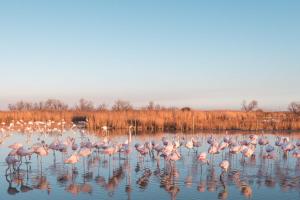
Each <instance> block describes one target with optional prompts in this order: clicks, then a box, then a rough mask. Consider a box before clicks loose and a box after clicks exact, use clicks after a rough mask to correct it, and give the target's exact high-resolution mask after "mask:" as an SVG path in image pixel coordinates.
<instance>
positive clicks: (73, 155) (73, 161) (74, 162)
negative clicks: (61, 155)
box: [64, 153, 80, 172]
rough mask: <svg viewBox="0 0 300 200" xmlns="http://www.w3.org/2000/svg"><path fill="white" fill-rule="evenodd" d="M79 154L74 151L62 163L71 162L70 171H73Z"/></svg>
mask: <svg viewBox="0 0 300 200" xmlns="http://www.w3.org/2000/svg"><path fill="white" fill-rule="evenodd" d="M79 158H80V157H79V155H78V153H74V154H72V155H71V156H70V157H69V158H67V159H65V161H64V163H65V164H72V171H73V172H74V169H75V168H74V165H75V164H76V163H78V161H79Z"/></svg>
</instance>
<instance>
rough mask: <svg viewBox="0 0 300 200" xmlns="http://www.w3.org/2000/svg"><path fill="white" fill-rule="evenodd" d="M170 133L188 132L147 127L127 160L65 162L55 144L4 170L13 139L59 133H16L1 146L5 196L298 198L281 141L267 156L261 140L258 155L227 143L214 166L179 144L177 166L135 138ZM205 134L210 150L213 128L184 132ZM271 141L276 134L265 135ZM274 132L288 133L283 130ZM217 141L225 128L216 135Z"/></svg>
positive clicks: (292, 162) (292, 165)
mask: <svg viewBox="0 0 300 200" xmlns="http://www.w3.org/2000/svg"><path fill="white" fill-rule="evenodd" d="M284 135H285V136H289V137H290V139H291V142H293V143H296V141H297V140H298V138H299V136H298V135H297V134H296V133H293V134H284ZM68 136H72V137H75V138H76V141H77V143H79V142H80V141H81V140H85V139H86V137H88V138H90V140H91V141H97V140H99V139H100V140H101V139H103V136H101V134H100V135H97V134H92V133H91V134H82V133H80V132H73V131H70V132H66V133H65V134H63V136H59V137H61V138H66V137H68ZM163 136H165V137H168V138H170V139H171V138H173V137H174V136H180V137H181V136H183V134H153V135H149V134H141V135H137V136H135V135H133V136H132V149H133V151H132V153H131V154H130V155H129V157H128V159H127V157H126V156H125V155H122V154H121V155H120V157H119V154H116V155H114V156H113V157H111V159H109V157H108V156H104V155H102V154H97V153H94V154H93V156H91V157H90V158H86V159H82V158H81V160H80V162H79V163H77V164H76V170H75V172H73V170H72V166H70V165H65V164H63V159H64V158H66V157H67V155H63V154H61V153H60V152H56V160H54V156H53V154H52V151H49V155H48V156H47V157H44V158H43V160H42V163H40V162H38V161H37V157H36V156H35V155H33V156H32V159H31V160H30V163H28V164H26V163H24V162H23V164H22V165H21V167H20V170H19V171H18V172H16V173H10V171H9V170H8V172H7V175H6V169H7V164H6V163H5V157H6V155H7V154H8V152H9V151H10V149H9V148H8V146H9V145H10V144H13V143H14V142H20V141H22V143H23V144H24V145H25V146H31V145H32V144H34V143H36V142H38V141H41V140H45V141H46V143H51V142H52V141H53V140H54V139H55V138H56V137H58V136H57V135H56V134H49V135H46V134H39V133H35V134H22V133H11V134H10V136H9V137H8V138H6V139H5V140H4V142H3V143H2V144H1V146H0V148H1V151H0V156H1V163H0V185H1V187H0V188H1V189H0V196H1V199H31V200H40V199H143V200H148V199H149V200H153V199H178V200H180V199H271V198H272V199H273V200H276V199H280V200H284V199H299V197H300V193H299V191H300V170H299V169H300V165H299V163H298V161H297V160H296V159H295V158H293V157H292V156H291V155H289V156H288V158H287V159H284V158H283V154H282V153H281V152H280V151H278V150H277V147H276V148H275V151H276V152H277V153H276V154H277V159H276V160H266V159H263V158H262V156H261V155H260V151H261V149H260V147H259V146H257V149H256V152H255V155H256V156H255V158H251V159H246V160H245V161H244V160H243V158H242V156H241V155H240V154H239V155H238V156H232V155H229V153H228V150H225V151H224V152H223V153H220V154H218V155H215V156H214V157H213V159H212V158H210V157H208V158H209V159H211V161H210V165H201V163H199V162H198V160H197V154H196V153H195V152H193V151H191V152H188V150H187V149H186V148H185V147H182V148H180V152H181V155H182V159H180V160H179V161H177V162H176V165H175V166H173V167H172V165H170V164H168V163H165V162H164V160H163V159H162V158H161V159H160V162H157V161H156V160H155V159H152V158H150V157H149V156H147V157H146V158H145V159H144V160H143V159H140V158H139V157H138V155H137V152H136V151H135V150H134V147H133V145H134V144H135V143H137V142H138V143H141V144H142V143H144V142H145V141H152V140H155V141H157V142H160V141H161V138H162V137H163ZM197 136H199V137H200V138H201V140H202V146H201V147H200V148H199V149H198V153H199V152H200V151H207V149H208V144H207V142H206V140H207V138H208V137H209V136H210V135H208V134H204V133H202V134H201V133H199V134H189V135H185V137H186V138H191V137H197ZM248 136H249V135H248V134H245V133H243V134H242V133H235V134H232V135H231V137H234V138H236V139H237V140H242V139H247V138H248ZM265 136H267V137H268V139H269V140H270V143H271V144H274V141H275V135H272V134H265ZM276 136H283V134H277V135H276ZM214 137H216V139H217V140H218V141H220V140H222V138H223V137H224V134H215V135H214ZM110 139H111V140H113V141H118V142H122V141H125V140H126V139H127V136H126V134H122V135H115V136H110ZM222 159H227V160H229V161H230V166H231V167H230V169H229V171H228V172H227V173H223V175H221V174H222V171H221V169H220V168H219V163H220V161H221V160H222Z"/></svg>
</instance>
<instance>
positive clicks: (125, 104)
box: [112, 100, 133, 111]
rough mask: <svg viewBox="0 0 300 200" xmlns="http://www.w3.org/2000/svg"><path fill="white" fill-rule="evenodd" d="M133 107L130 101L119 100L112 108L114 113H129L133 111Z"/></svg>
mask: <svg viewBox="0 0 300 200" xmlns="http://www.w3.org/2000/svg"><path fill="white" fill-rule="evenodd" d="M132 109H133V107H132V105H131V104H130V102H129V101H124V100H117V101H116V102H115V104H114V105H113V106H112V110H113V111H128V110H132Z"/></svg>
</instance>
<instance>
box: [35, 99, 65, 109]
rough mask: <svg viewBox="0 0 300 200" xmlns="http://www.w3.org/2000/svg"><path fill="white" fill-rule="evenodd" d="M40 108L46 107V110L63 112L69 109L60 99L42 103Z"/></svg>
mask: <svg viewBox="0 0 300 200" xmlns="http://www.w3.org/2000/svg"><path fill="white" fill-rule="evenodd" d="M39 106H44V109H45V110H54V111H62V110H67V109H68V105H67V104H65V103H63V102H62V101H60V100H58V99H48V100H47V101H46V102H45V103H44V104H43V103H41V102H40V104H39Z"/></svg>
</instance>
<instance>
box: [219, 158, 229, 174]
mask: <svg viewBox="0 0 300 200" xmlns="http://www.w3.org/2000/svg"><path fill="white" fill-rule="evenodd" d="M219 166H220V167H221V169H222V170H223V171H225V172H227V171H228V168H229V162H228V160H223V161H222V162H221V163H220V165H219Z"/></svg>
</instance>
